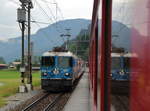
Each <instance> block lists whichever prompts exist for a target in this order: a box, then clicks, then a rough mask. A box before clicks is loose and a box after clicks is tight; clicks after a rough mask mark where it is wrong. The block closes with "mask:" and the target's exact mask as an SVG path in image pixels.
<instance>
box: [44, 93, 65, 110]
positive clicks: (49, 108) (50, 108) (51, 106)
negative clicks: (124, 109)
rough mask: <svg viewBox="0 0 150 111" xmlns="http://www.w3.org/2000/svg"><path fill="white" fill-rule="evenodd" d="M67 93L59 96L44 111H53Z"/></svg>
mask: <svg viewBox="0 0 150 111" xmlns="http://www.w3.org/2000/svg"><path fill="white" fill-rule="evenodd" d="M64 94H65V93H62V94H60V95H58V96H57V97H56V98H55V99H54V100H53V101H52V102H51V103H50V104H49V105H47V107H46V108H45V109H44V110H43V111H52V108H53V107H54V106H55V105H56V103H57V102H58V101H59V100H60V98H61V97H62V96H63V95H64Z"/></svg>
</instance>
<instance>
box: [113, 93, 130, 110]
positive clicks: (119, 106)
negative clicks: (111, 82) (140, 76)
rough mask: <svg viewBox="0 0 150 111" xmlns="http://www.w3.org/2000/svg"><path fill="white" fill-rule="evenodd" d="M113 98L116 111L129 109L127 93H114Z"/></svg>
mask: <svg viewBox="0 0 150 111" xmlns="http://www.w3.org/2000/svg"><path fill="white" fill-rule="evenodd" d="M111 100H112V102H111V103H112V105H113V106H114V107H115V111H129V97H128V96H127V95H112V97H111Z"/></svg>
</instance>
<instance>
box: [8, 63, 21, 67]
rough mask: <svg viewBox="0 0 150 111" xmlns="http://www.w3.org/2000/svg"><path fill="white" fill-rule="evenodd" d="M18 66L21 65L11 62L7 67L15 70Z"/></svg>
mask: <svg viewBox="0 0 150 111" xmlns="http://www.w3.org/2000/svg"><path fill="white" fill-rule="evenodd" d="M20 64H21V62H12V63H11V64H10V66H9V67H10V68H16V67H17V66H18V65H20Z"/></svg>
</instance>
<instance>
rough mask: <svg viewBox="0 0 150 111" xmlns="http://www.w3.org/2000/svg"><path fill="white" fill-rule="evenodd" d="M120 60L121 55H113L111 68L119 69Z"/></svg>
mask: <svg viewBox="0 0 150 111" xmlns="http://www.w3.org/2000/svg"><path fill="white" fill-rule="evenodd" d="M120 62H121V61H120V57H112V62H111V68H112V69H119V68H120V67H121V66H120Z"/></svg>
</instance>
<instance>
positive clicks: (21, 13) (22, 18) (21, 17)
mask: <svg viewBox="0 0 150 111" xmlns="http://www.w3.org/2000/svg"><path fill="white" fill-rule="evenodd" d="M19 1H20V2H21V3H22V4H21V9H20V8H19V9H18V22H19V24H20V23H21V30H22V61H21V68H20V72H21V77H22V81H21V82H22V85H21V86H20V87H19V92H26V89H27V90H28V91H30V90H31V89H32V74H31V73H32V66H31V49H30V35H31V25H30V22H31V17H30V12H31V10H30V9H31V8H33V5H32V2H31V0H19ZM26 10H27V12H28V25H27V26H28V68H27V69H28V71H27V72H28V73H27V84H26V86H25V73H26V68H25V59H24V32H25V22H26Z"/></svg>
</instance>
